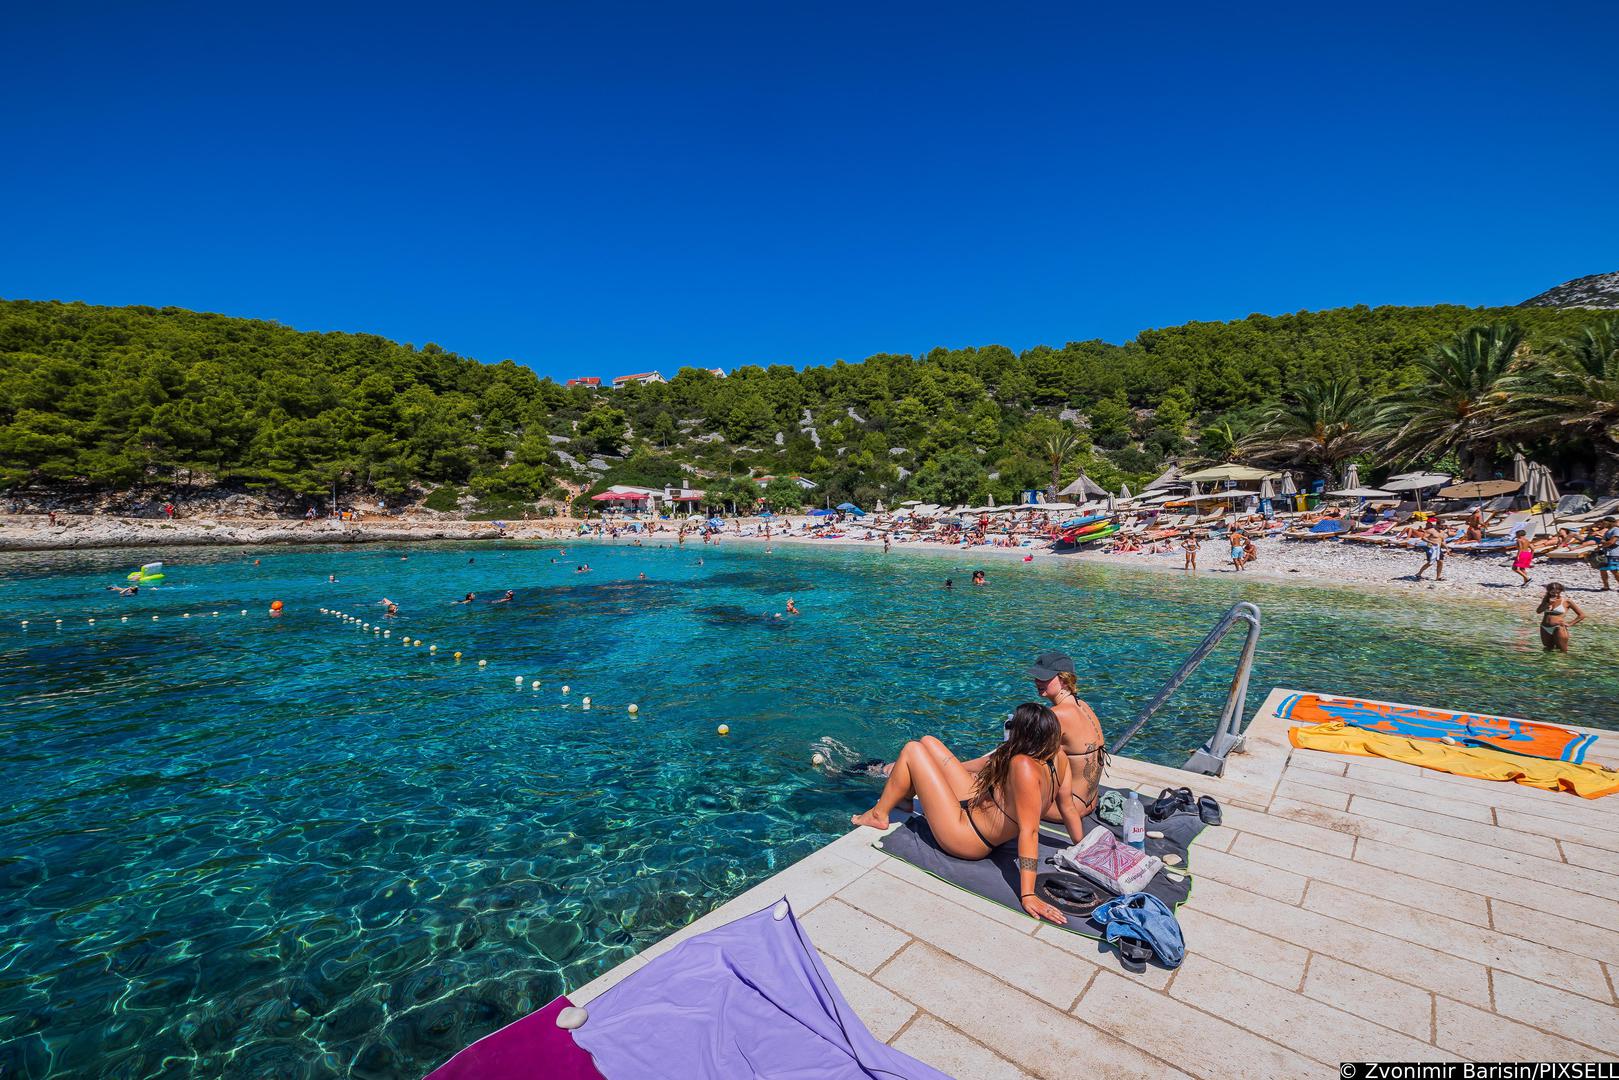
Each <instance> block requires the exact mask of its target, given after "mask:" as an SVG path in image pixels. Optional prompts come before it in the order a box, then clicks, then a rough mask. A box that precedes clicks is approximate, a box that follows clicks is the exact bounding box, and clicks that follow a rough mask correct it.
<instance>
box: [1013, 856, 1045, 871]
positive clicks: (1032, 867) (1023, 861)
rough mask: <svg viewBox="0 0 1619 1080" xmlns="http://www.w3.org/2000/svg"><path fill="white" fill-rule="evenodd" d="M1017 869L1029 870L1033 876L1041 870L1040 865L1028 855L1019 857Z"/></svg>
mask: <svg viewBox="0 0 1619 1080" xmlns="http://www.w3.org/2000/svg"><path fill="white" fill-rule="evenodd" d="M1017 868H1018V869H1019V870H1027V871H1029V873H1031V874H1032V873H1034V872H1035V871H1036V870H1038V869H1039V868H1040V863H1039V862H1038V861H1037V860H1035V859H1031V858H1029V857H1028V856H1027V855H1019V856H1018V857H1017Z"/></svg>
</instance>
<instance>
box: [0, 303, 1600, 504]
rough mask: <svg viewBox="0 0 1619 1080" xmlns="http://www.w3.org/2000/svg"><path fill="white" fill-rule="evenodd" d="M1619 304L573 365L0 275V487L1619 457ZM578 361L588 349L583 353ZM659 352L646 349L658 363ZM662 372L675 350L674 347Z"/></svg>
mask: <svg viewBox="0 0 1619 1080" xmlns="http://www.w3.org/2000/svg"><path fill="white" fill-rule="evenodd" d="M1616 346H1619V320H1615V319H1614V317H1613V316H1608V315H1605V313H1601V312H1592V311H1582V310H1565V309H1556V308H1541V307H1531V308H1503V309H1477V308H1464V307H1452V306H1439V307H1427V308H1391V307H1386V308H1366V307H1356V308H1345V309H1337V310H1331V311H1321V312H1300V313H1297V314H1292V315H1282V316H1275V317H1271V316H1262V315H1255V316H1251V317H1249V318H1247V319H1243V320H1240V321H1235V322H1228V323H1189V324H1187V325H1184V326H1177V327H1170V328H1166V329H1158V330H1147V331H1143V332H1142V333H1140V334H1139V335H1137V336H1136V338H1135V339H1134V340H1132V341H1130V342H1128V343H1126V344H1123V345H1111V344H1107V343H1104V342H1100V341H1084V342H1071V343H1069V344H1067V345H1064V346H1061V347H1048V346H1037V347H1035V348H1031V349H1027V350H1025V351H1023V352H1021V353H1015V352H1013V351H1012V350H1010V349H1007V348H1004V347H1002V346H998V345H988V346H981V347H977V348H961V349H945V348H937V349H934V350H932V351H931V352H928V353H926V354H925V355H920V356H905V355H886V354H880V355H876V356H871V357H868V358H867V359H865V360H863V361H861V362H858V363H846V362H843V361H839V362H837V363H835V364H831V365H826V366H817V367H808V368H805V369H803V370H799V369H796V368H794V367H791V366H789V365H786V364H773V365H769V366H744V367H740V368H737V369H736V370H734V371H732V372H730V373H729V374H728V375H727V376H725V377H719V376H716V375H714V374H711V373H709V372H708V371H705V370H703V369H701V368H697V367H685V368H682V369H680V370H679V372H678V373H677V374H674V375H673V377H672V378H671V379H670V381H669V382H667V383H664V384H646V385H633V386H629V387H625V388H623V389H618V390H611V389H595V388H587V387H564V386H562V385H559V384H558V383H556V382H555V381H553V380H551V379H542V378H539V377H537V376H536V375H535V374H534V373H533V372H532V371H531V370H530V369H528V368H526V367H523V366H521V365H519V364H516V363H514V362H512V361H510V360H507V361H503V362H501V363H498V364H485V363H479V362H476V361H473V360H470V359H467V358H464V357H461V356H457V355H456V354H454V353H452V352H448V351H446V350H444V349H442V348H440V347H439V346H437V345H432V344H429V345H425V346H422V347H420V348H416V347H412V346H409V345H403V344H398V343H395V342H392V341H389V340H386V339H384V338H381V337H377V336H374V335H369V334H349V333H306V332H299V331H296V330H292V329H289V328H287V327H285V326H281V325H279V324H276V323H273V322H264V321H257V320H250V319H239V318H231V317H227V316H222V315H211V314H201V313H197V312H192V311H185V310H180V309H176V308H163V309H156V308H150V307H125V308H109V307H93V306H88V305H84V304H68V303H58V302H47V301H25V300H12V301H0V487H3V488H6V489H9V490H10V491H12V492H13V493H18V492H22V491H30V490H31V491H40V490H46V491H107V490H123V489H130V488H138V487H139V488H148V487H153V486H169V487H172V489H173V490H175V491H177V492H180V493H181V497H184V494H183V493H185V492H187V491H195V490H200V489H203V488H212V489H233V490H241V491H249V492H262V493H264V494H266V495H268V496H270V497H272V498H273V499H279V500H282V501H285V502H288V503H291V502H292V501H293V500H298V501H299V502H302V501H321V502H323V503H324V502H325V501H327V500H329V499H330V498H332V497H334V495H335V497H336V498H337V499H338V500H339V501H343V500H348V499H352V498H354V497H356V496H360V495H367V494H374V495H378V496H382V497H384V498H387V499H389V500H390V501H392V502H395V503H397V502H398V501H399V500H405V499H418V498H421V497H422V496H424V495H428V493H432V494H431V495H430V496H429V498H428V501H427V505H428V506H429V507H433V508H439V509H450V508H453V507H454V506H455V505H456V497H458V496H460V495H462V494H465V495H468V496H473V497H476V499H477V500H478V501H479V505H480V507H481V508H483V509H486V510H488V509H492V510H496V511H499V512H505V513H518V512H521V511H523V510H526V509H530V508H532V507H534V506H535V505H536V503H537V502H539V501H542V500H560V499H566V498H569V497H570V496H577V497H578V498H581V499H583V498H584V497H585V496H587V495H588V494H589V493H591V492H597V491H601V490H602V489H604V488H605V487H606V486H607V485H610V484H614V483H624V484H643V485H657V486H662V485H669V484H681V483H684V484H686V485H688V486H693V487H700V488H703V489H705V490H707V491H708V492H709V493H710V495H711V497H712V498H713V500H714V501H715V502H723V501H726V500H729V499H732V498H735V499H739V500H740V499H752V498H754V497H755V496H756V495H757V494H758V491H759V489H758V487H757V486H756V485H755V484H753V483H751V481H750V478H752V477H757V476H764V475H771V476H775V477H778V478H782V479H781V481H780V482H778V483H776V484H774V485H772V486H770V487H768V488H767V489H766V491H765V494H766V498H767V499H768V500H769V501H771V502H772V503H773V504H776V505H785V504H788V503H796V502H797V501H798V500H800V499H801V498H803V497H804V496H803V495H802V492H801V489H800V488H799V487H798V486H797V485H795V484H792V483H791V482H790V481H789V480H787V479H786V478H788V477H790V476H793V475H800V476H804V477H807V478H809V479H811V480H813V481H815V483H816V484H817V485H818V486H817V489H816V491H815V494H814V500H815V501H816V502H817V503H819V502H821V501H823V500H830V501H831V502H833V503H836V502H839V501H843V500H845V499H848V500H852V501H854V502H856V503H860V504H862V505H867V506H869V505H871V504H873V503H875V502H876V501H877V500H878V499H884V500H888V501H889V503H890V504H892V503H893V502H894V501H896V500H899V499H903V498H908V497H915V498H921V499H925V500H928V501H935V502H941V503H960V502H978V501H982V500H985V499H991V498H992V499H994V500H996V501H998V502H1004V501H1009V500H1012V499H1014V498H1015V497H1016V493H1017V492H1018V491H1019V490H1022V489H1029V488H1048V487H1050V486H1051V484H1052V482H1053V479H1054V478H1055V479H1056V480H1057V481H1058V482H1059V483H1061V482H1065V481H1066V480H1067V479H1070V478H1072V477H1073V476H1075V475H1076V474H1077V473H1078V472H1079V471H1080V470H1084V471H1085V472H1086V474H1087V475H1089V476H1090V477H1091V478H1092V479H1093V480H1095V481H1097V482H1098V483H1100V484H1102V485H1103V486H1105V487H1107V488H1109V489H1116V488H1117V486H1118V485H1119V484H1120V483H1121V482H1128V483H1130V484H1132V485H1133V486H1136V485H1139V484H1141V483H1142V482H1143V481H1145V480H1147V479H1149V478H1150V477H1151V476H1153V475H1154V474H1156V473H1157V472H1158V471H1159V470H1160V469H1161V467H1162V466H1163V464H1164V463H1165V462H1166V461H1168V460H1170V459H1175V460H1179V461H1182V462H1199V461H1218V460H1235V459H1241V460H1248V461H1257V462H1265V463H1274V464H1276V465H1277V466H1287V467H1292V468H1294V469H1296V470H1297V471H1298V472H1299V473H1300V475H1301V478H1304V479H1308V478H1311V477H1323V478H1325V477H1336V476H1338V475H1340V474H1341V470H1342V468H1343V467H1344V466H1345V465H1346V464H1348V463H1349V462H1351V461H1354V462H1357V463H1359V464H1360V465H1361V468H1362V476H1363V477H1365V478H1367V479H1370V477H1371V475H1372V473H1374V472H1376V473H1379V474H1380V473H1381V471H1383V470H1388V469H1392V468H1393V467H1394V466H1396V465H1412V466H1436V467H1442V468H1448V469H1449V470H1451V471H1454V472H1463V471H1465V472H1467V473H1469V474H1472V475H1475V476H1479V475H1489V474H1490V472H1491V471H1492V470H1499V469H1500V468H1501V467H1502V464H1503V462H1504V461H1505V460H1506V459H1507V458H1508V457H1510V455H1511V454H1512V453H1513V452H1514V451H1515V450H1520V449H1521V450H1523V451H1524V452H1525V453H1527V454H1529V455H1530V456H1531V457H1532V458H1534V459H1535V460H1540V461H1544V462H1546V463H1547V464H1550V465H1552V466H1553V469H1554V471H1556V472H1557V473H1558V474H1559V476H1560V477H1562V478H1565V479H1566V480H1569V481H1572V486H1574V487H1576V488H1578V487H1581V486H1582V485H1588V486H1595V487H1596V488H1599V489H1602V490H1613V488H1614V485H1615V483H1616V479H1619V475H1616V474H1619V347H1616ZM582 366H583V365H582ZM655 366H657V362H656V361H655V360H648V362H647V367H655ZM665 374H670V373H669V372H668V371H667V370H665Z"/></svg>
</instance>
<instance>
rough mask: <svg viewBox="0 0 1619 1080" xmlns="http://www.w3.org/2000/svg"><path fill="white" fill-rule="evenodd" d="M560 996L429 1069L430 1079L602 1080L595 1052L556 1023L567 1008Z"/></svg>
mask: <svg viewBox="0 0 1619 1080" xmlns="http://www.w3.org/2000/svg"><path fill="white" fill-rule="evenodd" d="M568 1005H569V1002H568V999H567V998H565V997H559V998H557V999H556V1000H554V1001H552V1002H551V1004H549V1005H547V1006H546V1007H545V1008H543V1009H541V1010H540V1011H539V1012H531V1013H529V1014H528V1015H527V1016H525V1017H523V1018H522V1019H521V1020H517V1021H514V1022H512V1023H510V1024H507V1025H506V1026H505V1027H503V1028H501V1029H500V1030H499V1031H497V1032H494V1033H493V1034H491V1035H485V1036H484V1037H483V1038H481V1039H479V1040H478V1041H477V1042H475V1043H473V1044H472V1045H471V1046H469V1047H467V1048H466V1049H465V1050H462V1051H461V1052H460V1053H459V1054H456V1055H455V1056H454V1057H453V1058H451V1059H450V1060H449V1061H446V1062H445V1063H444V1064H443V1065H440V1066H439V1067H438V1068H436V1069H434V1070H433V1071H432V1072H431V1073H429V1074H428V1076H427V1080H603V1077H602V1074H601V1073H599V1072H597V1071H596V1066H595V1065H593V1064H591V1061H590V1055H589V1054H587V1053H585V1052H584V1051H583V1050H582V1049H580V1048H579V1046H578V1045H576V1044H575V1043H574V1041H573V1033H572V1032H568V1031H564V1030H562V1029H561V1028H559V1027H557V1013H559V1012H561V1011H562V1010H563V1009H566V1008H568Z"/></svg>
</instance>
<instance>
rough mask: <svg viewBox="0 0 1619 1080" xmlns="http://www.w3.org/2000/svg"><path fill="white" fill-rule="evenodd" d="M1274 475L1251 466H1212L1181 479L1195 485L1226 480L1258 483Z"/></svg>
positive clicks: (1269, 471)
mask: <svg viewBox="0 0 1619 1080" xmlns="http://www.w3.org/2000/svg"><path fill="white" fill-rule="evenodd" d="M1276 475H1277V473H1275V472H1274V471H1272V470H1270V469H1256V468H1254V467H1253V466H1252V465H1213V466H1210V467H1209V468H1207V469H1199V470H1198V471H1197V472H1190V473H1187V474H1186V475H1185V476H1183V477H1181V479H1183V480H1190V481H1192V482H1193V483H1197V482H1199V481H1201V482H1203V483H1212V482H1223V481H1227V480H1234V481H1244V480H1250V481H1258V480H1263V479H1265V477H1267V476H1276Z"/></svg>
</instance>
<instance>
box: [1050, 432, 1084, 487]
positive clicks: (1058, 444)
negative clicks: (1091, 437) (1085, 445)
mask: <svg viewBox="0 0 1619 1080" xmlns="http://www.w3.org/2000/svg"><path fill="white" fill-rule="evenodd" d="M1042 449H1043V450H1044V451H1045V454H1046V460H1047V461H1049V462H1051V492H1050V496H1051V498H1053V499H1055V498H1056V497H1057V489H1058V488H1059V487H1060V486H1061V485H1062V466H1063V462H1065V461H1067V460H1068V459H1069V458H1070V457H1072V456H1073V455H1074V452H1075V451H1076V450H1078V449H1079V438H1078V437H1077V436H1075V434H1074V433H1073V432H1072V431H1070V430H1069V429H1068V428H1067V427H1063V428H1062V429H1060V430H1059V431H1057V432H1055V433H1053V434H1051V435H1048V436H1046V441H1045V443H1044V445H1043V446H1042Z"/></svg>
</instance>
